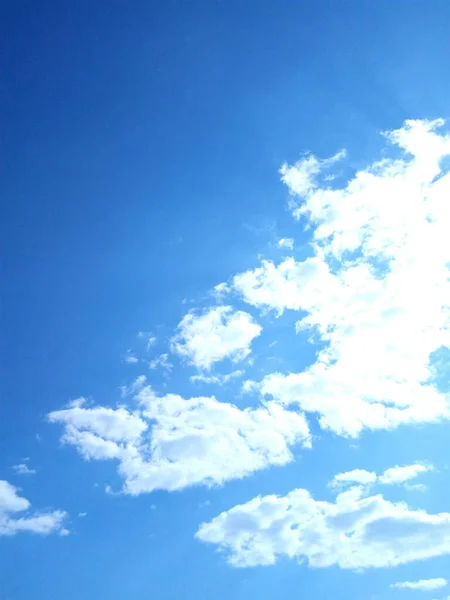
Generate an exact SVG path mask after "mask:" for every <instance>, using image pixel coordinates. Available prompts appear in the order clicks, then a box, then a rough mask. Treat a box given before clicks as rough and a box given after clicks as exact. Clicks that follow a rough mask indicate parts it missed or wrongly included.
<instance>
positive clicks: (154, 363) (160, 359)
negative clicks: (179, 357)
mask: <svg viewBox="0 0 450 600" xmlns="http://www.w3.org/2000/svg"><path fill="white" fill-rule="evenodd" d="M148 366H149V367H150V369H157V368H158V367H161V369H164V370H165V371H171V370H172V369H173V364H172V363H171V362H170V361H169V355H168V354H167V353H164V354H160V355H159V356H157V357H156V358H154V359H153V360H151V361H150V362H149V363H148Z"/></svg>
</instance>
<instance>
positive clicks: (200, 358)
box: [172, 306, 262, 369]
mask: <svg viewBox="0 0 450 600" xmlns="http://www.w3.org/2000/svg"><path fill="white" fill-rule="evenodd" d="M261 331H262V328H261V326H260V325H258V324H257V323H255V321H254V320H253V318H252V316H251V315H249V314H248V313H246V312H243V311H241V310H237V311H235V310H233V308H232V307H231V306H216V307H215V308H211V309H210V310H208V311H206V312H202V313H197V312H195V311H191V312H189V313H188V314H187V315H185V316H184V317H183V319H182V321H181V322H180V324H179V325H178V333H177V334H176V335H175V336H174V337H173V338H172V351H173V352H176V353H178V354H180V355H181V356H184V357H186V358H187V359H188V361H189V362H190V364H192V365H194V366H196V367H197V368H199V369H210V368H211V367H212V365H213V364H214V363H216V362H219V361H221V360H223V359H225V358H229V359H231V360H232V361H233V362H238V361H240V360H243V359H244V358H245V357H246V356H248V355H249V354H250V345H251V343H252V341H253V339H254V338H255V337H257V336H259V335H260V333H261Z"/></svg>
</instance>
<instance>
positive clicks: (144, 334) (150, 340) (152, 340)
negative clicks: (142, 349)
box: [137, 331, 156, 352]
mask: <svg viewBox="0 0 450 600" xmlns="http://www.w3.org/2000/svg"><path fill="white" fill-rule="evenodd" d="M137 336H138V338H140V339H144V340H145V341H146V342H147V346H146V350H147V352H148V351H149V350H150V348H151V347H152V346H153V345H154V344H156V337H155V336H154V335H153V333H152V332H151V331H138V334H137Z"/></svg>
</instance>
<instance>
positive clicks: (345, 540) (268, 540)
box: [196, 486, 450, 569]
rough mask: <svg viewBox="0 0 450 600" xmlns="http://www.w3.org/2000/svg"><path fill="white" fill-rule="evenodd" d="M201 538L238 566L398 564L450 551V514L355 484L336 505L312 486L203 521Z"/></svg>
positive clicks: (260, 499)
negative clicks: (320, 496)
mask: <svg viewBox="0 0 450 600" xmlns="http://www.w3.org/2000/svg"><path fill="white" fill-rule="evenodd" d="M196 537H197V538H198V539H199V540H201V541H203V542H207V543H210V544H214V545H216V546H218V548H219V549H220V550H221V551H223V552H225V554H226V555H227V559H228V562H229V563H230V564H231V565H232V566H235V567H254V566H257V565H272V564H275V563H276V561H277V560H278V559H279V558H281V557H288V558H291V559H295V560H297V561H300V562H305V563H307V564H308V565H309V566H311V567H331V566H338V567H340V568H342V569H367V568H378V567H393V566H396V565H402V564H406V563H410V562H412V561H416V560H421V559H426V558H431V557H436V556H441V555H445V554H450V513H439V514H429V513H427V512H426V511H424V510H414V509H411V508H410V507H409V506H408V505H407V504H405V503H404V502H398V503H394V502H390V501H388V500H386V499H385V498H384V497H383V496H382V495H375V496H365V493H364V488H362V487H358V486H357V487H353V488H351V489H350V490H347V491H345V492H342V493H341V494H339V495H338V496H337V497H336V501H335V502H327V501H323V500H321V501H320V500H315V499H314V498H313V497H312V496H311V494H310V492H309V491H308V490H305V489H296V490H293V491H291V492H289V493H288V494H287V495H286V496H275V495H270V496H258V497H256V498H253V499H252V500H250V501H249V502H247V503H245V504H241V505H237V506H234V507H233V508H231V509H230V510H227V511H225V512H222V513H221V514H220V515H218V516H217V517H215V518H214V519H212V521H210V522H206V523H203V524H202V525H201V526H200V528H199V530H198V531H197V533H196Z"/></svg>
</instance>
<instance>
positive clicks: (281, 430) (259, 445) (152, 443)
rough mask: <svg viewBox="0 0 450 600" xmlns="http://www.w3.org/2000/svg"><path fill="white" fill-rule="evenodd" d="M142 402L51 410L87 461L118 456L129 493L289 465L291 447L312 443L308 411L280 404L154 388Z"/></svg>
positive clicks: (174, 487) (210, 483) (219, 481)
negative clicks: (251, 404) (246, 403)
mask: <svg viewBox="0 0 450 600" xmlns="http://www.w3.org/2000/svg"><path fill="white" fill-rule="evenodd" d="M137 400H138V401H139V406H140V408H139V411H137V412H134V413H131V412H130V411H128V410H127V409H125V408H124V407H122V408H118V409H112V408H105V407H92V408H83V407H74V408H69V409H63V410H60V411H54V412H51V413H50V414H49V415H48V418H49V420H50V421H51V422H53V423H61V424H62V425H63V426H64V433H63V436H62V441H63V442H65V443H66V444H70V445H72V446H74V447H75V448H76V449H77V450H78V452H79V453H80V454H81V455H82V456H83V457H84V458H85V459H87V460H90V459H93V460H105V459H114V460H117V461H118V471H119V473H120V475H121V476H122V477H123V479H124V487H123V491H124V492H125V493H129V494H140V493H143V492H151V491H153V490H156V489H164V490H169V491H171V490H180V489H183V488H185V487H188V486H192V485H199V484H201V485H206V486H213V485H221V484H223V483H224V482H225V481H228V480H230V479H239V478H242V477H244V476H246V475H250V474H251V473H253V472H255V471H258V470H260V469H264V468H266V467H268V466H271V465H273V466H276V465H284V464H286V463H288V462H290V461H291V460H293V456H292V453H291V450H290V447H291V446H292V445H294V444H297V443H301V444H303V445H304V446H309V445H310V433H309V430H308V426H307V424H306V421H305V419H304V417H303V415H301V414H298V413H294V412H292V411H289V410H286V409H284V408H283V407H281V406H280V405H279V404H277V403H276V402H269V403H267V405H266V406H264V407H259V408H245V409H239V408H237V407H236V406H234V405H232V404H228V403H225V402H219V401H218V400H216V399H215V398H214V397H198V398H191V399H189V400H186V399H184V398H182V397H181V396H178V395H175V394H166V395H165V396H162V397H160V396H158V395H156V394H155V392H154V391H153V390H152V388H151V387H150V386H146V387H145V388H143V389H142V390H140V391H139V393H138V394H137Z"/></svg>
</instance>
